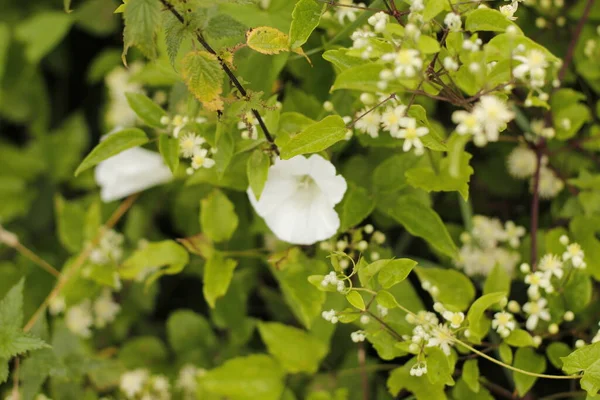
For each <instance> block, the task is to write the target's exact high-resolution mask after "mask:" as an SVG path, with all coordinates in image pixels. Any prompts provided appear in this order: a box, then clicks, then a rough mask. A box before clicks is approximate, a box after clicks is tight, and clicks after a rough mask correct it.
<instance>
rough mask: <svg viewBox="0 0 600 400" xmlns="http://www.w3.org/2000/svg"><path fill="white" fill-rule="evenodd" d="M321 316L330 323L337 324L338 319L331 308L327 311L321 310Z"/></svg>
mask: <svg viewBox="0 0 600 400" xmlns="http://www.w3.org/2000/svg"><path fill="white" fill-rule="evenodd" d="M321 316H322V317H323V319H324V320H325V321H329V322H331V323H332V324H337V323H338V321H339V319H338V317H337V316H336V311H335V310H333V309H331V310H329V311H323V312H322V313H321Z"/></svg>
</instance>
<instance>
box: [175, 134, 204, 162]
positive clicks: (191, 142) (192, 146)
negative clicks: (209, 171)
mask: <svg viewBox="0 0 600 400" xmlns="http://www.w3.org/2000/svg"><path fill="white" fill-rule="evenodd" d="M205 142H206V141H205V140H204V138H203V137H201V136H198V135H196V134H195V133H193V132H188V133H185V134H183V135H182V136H181V138H179V153H180V154H181V155H182V156H183V157H187V158H191V157H193V156H194V154H195V153H196V152H197V151H199V150H200V146H202V145H203V144H204V143H205Z"/></svg>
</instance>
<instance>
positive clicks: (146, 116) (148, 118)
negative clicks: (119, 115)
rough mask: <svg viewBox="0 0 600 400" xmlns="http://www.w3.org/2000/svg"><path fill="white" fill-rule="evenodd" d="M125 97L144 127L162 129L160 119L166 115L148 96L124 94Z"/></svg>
mask: <svg viewBox="0 0 600 400" xmlns="http://www.w3.org/2000/svg"><path fill="white" fill-rule="evenodd" d="M125 97H126V98H127V103H129V106H130V107H131V109H132V110H133V111H134V112H135V114H136V115H137V116H138V117H139V118H140V119H141V120H142V121H144V122H145V123H146V125H148V126H151V127H153V128H164V125H163V124H162V123H161V122H160V119H161V118H162V117H166V116H167V113H166V112H165V110H163V109H162V108H160V106H159V105H157V104H156V103H155V102H153V101H152V100H151V99H150V98H149V97H148V96H146V95H145V94H142V93H131V92H128V93H125Z"/></svg>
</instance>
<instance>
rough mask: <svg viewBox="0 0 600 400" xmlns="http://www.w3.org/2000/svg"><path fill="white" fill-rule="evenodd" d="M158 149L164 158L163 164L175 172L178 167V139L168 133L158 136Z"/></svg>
mask: <svg viewBox="0 0 600 400" xmlns="http://www.w3.org/2000/svg"><path fill="white" fill-rule="evenodd" d="M158 151H159V152H160V155H161V156H162V158H163V160H165V164H166V165H167V166H168V167H169V169H170V170H171V172H173V174H175V172H176V171H177V168H178V167H179V140H177V139H175V138H174V137H171V136H169V135H164V134H163V135H160V136H159V137H158Z"/></svg>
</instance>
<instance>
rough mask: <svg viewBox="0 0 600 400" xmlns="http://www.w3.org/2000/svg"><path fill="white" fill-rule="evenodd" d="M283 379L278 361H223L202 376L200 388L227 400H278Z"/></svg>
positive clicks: (262, 357) (258, 357) (262, 358)
mask: <svg viewBox="0 0 600 400" xmlns="http://www.w3.org/2000/svg"><path fill="white" fill-rule="evenodd" d="M284 376H285V372H284V371H283V369H282V368H281V366H280V365H279V363H278V362H277V361H275V360H274V359H273V358H271V357H269V356H267V355H263V354H256V355H251V356H246V357H237V358H233V359H230V360H228V361H226V362H225V363H224V364H223V365H221V366H220V367H217V368H215V369H213V370H210V371H208V372H207V373H206V374H205V375H204V376H202V377H201V378H200V380H199V385H200V387H201V388H202V389H204V390H206V391H208V392H210V393H211V394H215V395H219V396H222V397H227V398H228V399H230V400H253V399H261V400H279V399H280V397H281V393H282V392H283V390H284V389H285V385H284V382H283V378H284Z"/></svg>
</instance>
